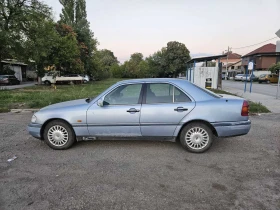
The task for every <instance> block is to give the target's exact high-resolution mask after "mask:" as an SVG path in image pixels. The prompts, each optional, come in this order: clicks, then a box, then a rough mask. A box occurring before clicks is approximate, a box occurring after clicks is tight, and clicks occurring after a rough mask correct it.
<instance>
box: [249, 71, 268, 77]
mask: <svg viewBox="0 0 280 210" xmlns="http://www.w3.org/2000/svg"><path fill="white" fill-rule="evenodd" d="M249 73H250V72H249ZM261 74H271V71H254V75H255V76H256V77H259V76H260V75H261Z"/></svg>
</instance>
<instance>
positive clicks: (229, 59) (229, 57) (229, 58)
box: [220, 51, 241, 66]
mask: <svg viewBox="0 0 280 210" xmlns="http://www.w3.org/2000/svg"><path fill="white" fill-rule="evenodd" d="M224 55H225V57H222V58H220V62H221V63H222V64H223V66H226V64H228V65H229V64H233V63H236V62H238V61H240V60H241V55H239V54H237V53H233V52H232V51H229V52H228V53H224Z"/></svg>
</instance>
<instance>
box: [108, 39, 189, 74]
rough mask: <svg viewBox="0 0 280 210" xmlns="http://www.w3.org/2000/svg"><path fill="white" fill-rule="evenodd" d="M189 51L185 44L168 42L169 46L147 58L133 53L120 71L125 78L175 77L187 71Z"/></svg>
mask: <svg viewBox="0 0 280 210" xmlns="http://www.w3.org/2000/svg"><path fill="white" fill-rule="evenodd" d="M189 53H190V52H189V50H188V49H187V48H186V46H185V45H184V44H182V43H179V42H168V43H167V47H164V48H162V49H161V50H160V51H157V52H155V53H154V54H153V55H150V56H149V57H147V58H146V59H145V60H144V59H143V55H142V54H141V53H134V54H132V55H131V56H130V59H129V60H128V61H126V62H124V64H123V65H121V66H120V70H119V71H120V72H122V75H123V76H122V77H124V78H143V77H175V76H177V75H178V74H179V73H182V72H185V69H186V64H187V61H188V60H190V55H189ZM113 75H114V74H113ZM117 75H118V76H119V75H120V73H118V74H117Z"/></svg>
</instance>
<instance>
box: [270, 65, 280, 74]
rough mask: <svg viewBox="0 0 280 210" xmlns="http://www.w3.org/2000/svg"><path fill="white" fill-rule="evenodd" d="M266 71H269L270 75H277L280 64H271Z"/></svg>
mask: <svg viewBox="0 0 280 210" xmlns="http://www.w3.org/2000/svg"><path fill="white" fill-rule="evenodd" d="M268 70H269V71H271V73H278V74H279V70H280V62H278V63H276V64H273V65H272V66H270V67H269V69H268Z"/></svg>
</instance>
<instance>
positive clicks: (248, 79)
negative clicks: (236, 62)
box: [241, 74, 258, 82]
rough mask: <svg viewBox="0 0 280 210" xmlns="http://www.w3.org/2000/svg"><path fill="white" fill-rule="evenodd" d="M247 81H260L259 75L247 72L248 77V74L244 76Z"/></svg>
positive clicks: (243, 79) (243, 78)
mask: <svg viewBox="0 0 280 210" xmlns="http://www.w3.org/2000/svg"><path fill="white" fill-rule="evenodd" d="M246 79H247V81H248V82H250V81H258V77H256V76H255V75H254V74H247V77H246V74H244V75H243V77H242V79H241V80H242V81H243V82H244V81H246Z"/></svg>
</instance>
